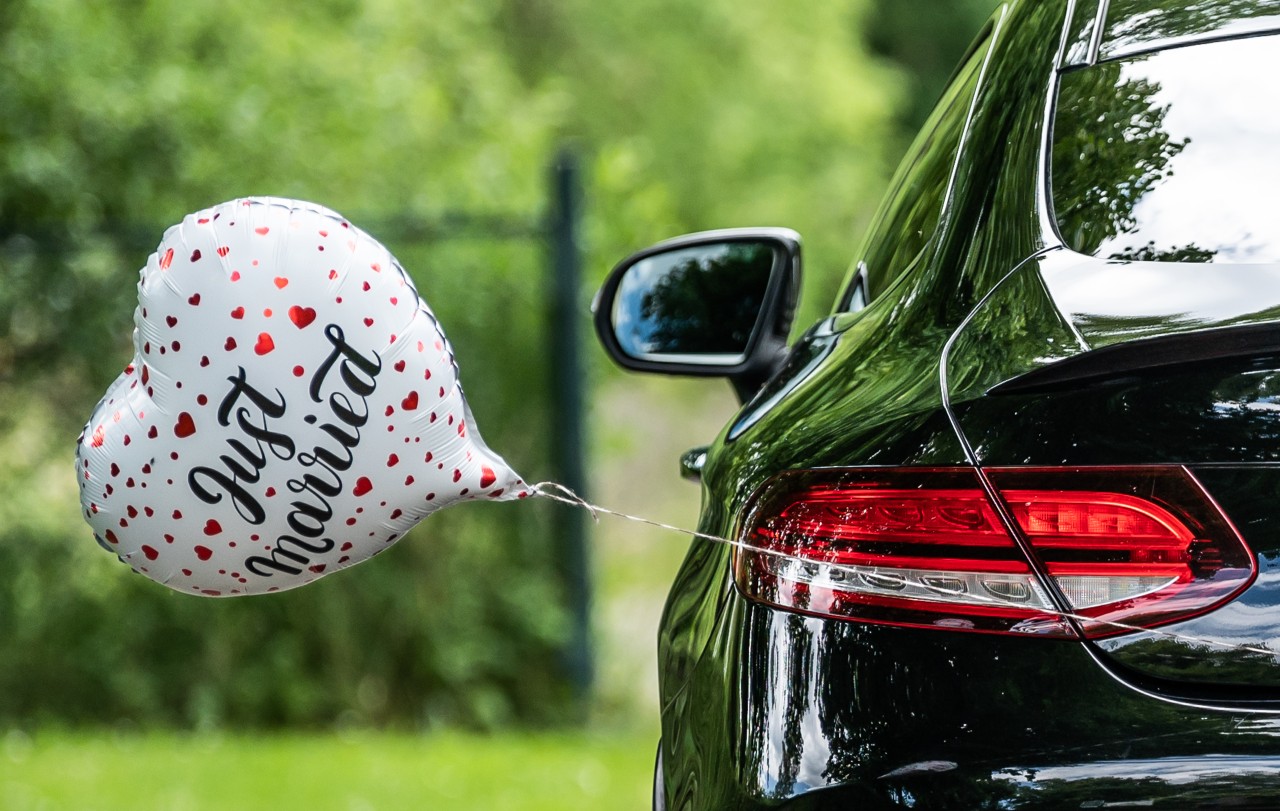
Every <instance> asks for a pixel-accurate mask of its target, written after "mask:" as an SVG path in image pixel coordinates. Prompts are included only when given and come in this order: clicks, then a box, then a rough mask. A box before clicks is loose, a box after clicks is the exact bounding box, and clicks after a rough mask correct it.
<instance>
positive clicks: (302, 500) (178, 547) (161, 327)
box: [76, 198, 533, 596]
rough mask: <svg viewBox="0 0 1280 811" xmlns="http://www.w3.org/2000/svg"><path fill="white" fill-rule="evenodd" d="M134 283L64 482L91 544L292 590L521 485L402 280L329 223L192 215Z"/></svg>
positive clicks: (198, 579)
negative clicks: (128, 349)
mask: <svg viewBox="0 0 1280 811" xmlns="http://www.w3.org/2000/svg"><path fill="white" fill-rule="evenodd" d="M319 249H323V250H319ZM138 291H139V292H138V299H139V301H138V308H137V310H136V311H135V313H134V324H135V329H134V336H133V344H134V349H135V355H134V358H133V361H132V363H130V364H129V366H128V367H127V368H126V369H125V371H124V372H123V373H121V375H120V376H119V377H118V378H117V379H116V381H115V382H114V383H112V385H111V386H110V387H109V388H108V390H107V393H106V395H105V396H104V397H103V398H102V401H101V402H99V404H98V406H97V407H96V408H95V409H94V411H93V414H92V415H91V416H90V418H89V421H88V423H87V424H86V425H85V429H84V432H83V433H82V434H81V437H80V442H79V445H78V448H77V452H76V474H77V479H78V481H79V484H80V500H81V507H82V510H83V514H84V517H85V519H86V520H87V521H88V522H89V524H90V525H91V526H92V528H93V531H94V535H95V537H96V538H98V541H99V543H100V544H101V545H102V546H103V547H105V548H106V549H108V550H109V551H111V552H113V553H114V554H116V555H118V556H119V557H120V559H121V560H122V561H124V562H125V563H127V564H128V565H130V566H131V567H133V568H134V569H135V570H136V571H138V572H141V573H142V574H145V575H146V576H148V577H150V578H151V579H153V580H156V581H158V582H160V583H163V584H165V585H167V586H169V587H170V588H173V589H177V590H179V591H182V592H186V593H190V594H203V595H209V596H229V595H238V594H260V593H264V592H270V591H279V590H283V589H288V588H294V587H296V586H300V585H303V584H305V583H308V582H310V581H312V580H315V579H316V578H318V577H321V576H322V575H326V574H329V573H331V572H334V571H337V570H339V569H342V568H345V567H347V566H350V565H353V564H355V563H358V562H360V561H363V560H366V559H368V558H369V557H371V556H372V555H375V554H377V553H378V552H380V551H382V550H383V549H385V548H387V547H388V546H389V545H390V544H392V543H394V542H395V541H396V540H397V539H398V538H400V537H401V536H403V535H404V533H405V532H406V531H407V530H408V529H410V528H411V527H412V526H413V525H414V524H416V523H417V522H418V521H420V520H422V519H423V518H425V517H426V516H427V515H429V514H430V513H432V512H434V511H436V510H438V509H441V508H442V507H446V506H449V505H450V504H454V503H457V502H459V501H464V500H472V499H498V500H507V499H513V498H524V497H525V496H528V495H531V494H532V492H533V491H532V490H531V489H530V488H529V486H528V485H526V484H525V483H524V482H523V481H522V480H521V479H520V477H519V476H517V475H516V473H515V472H514V471H513V470H512V469H511V468H510V467H509V466H508V465H507V464H506V463H505V462H504V461H503V460H502V459H501V457H499V456H498V455H496V454H495V453H493V451H491V450H489V448H488V447H487V446H486V445H485V444H484V442H483V441H482V440H481V439H480V437H479V436H478V434H477V432H476V431H475V421H474V418H473V417H472V415H471V410H470V407H469V406H468V404H467V401H466V397H465V396H464V395H463V392H462V388H461V386H460V385H459V382H458V368H457V364H456V363H455V361H454V358H453V353H452V350H451V348H450V346H449V343H448V341H447V340H446V339H445V337H444V334H443V332H442V330H441V328H440V325H439V323H438V322H437V321H436V318H435V316H434V315H433V314H432V312H431V309H430V308H429V307H428V306H427V304H426V302H425V301H424V300H423V299H422V298H421V296H419V295H418V293H417V290H416V289H415V288H414V285H413V282H412V280H411V279H410V278H409V277H408V275H407V274H406V273H405V271H404V269H403V268H402V267H401V266H400V264H399V263H398V262H397V261H396V259H395V258H394V257H393V256H392V255H391V254H390V253H389V252H388V251H387V249H386V248H385V247H383V246H382V245H381V244H380V243H378V242H377V241H376V240H374V239H373V238H372V237H370V236H368V235H367V234H365V233H364V232H363V231H361V230H360V229H358V228H356V227H355V226H353V225H351V224H350V223H349V222H347V221H346V220H344V219H343V218H342V217H341V216H340V215H338V214H336V213H334V212H332V211H330V210H328V209H325V208H321V207H320V206H316V205H313V204H310V203H304V202H299V201H294V200H284V199H278V198H249V199H244V200H234V201H231V202H228V203H223V204H221V205H217V206H214V207H213V208H210V209H207V210H205V211H200V212H197V213H195V214H192V215H190V216H188V217H187V218H186V219H184V220H183V221H182V223H180V224H179V225H175V226H173V227H172V228H170V229H169V230H168V231H166V232H165V235H164V238H163V240H161V242H160V245H159V247H158V248H157V249H156V252H155V253H154V254H152V256H151V258H150V259H149V260H148V262H147V265H146V267H145V268H143V269H142V272H141V279H140V282H139V285H138ZM422 380H431V381H432V386H431V388H429V389H420V388H419V386H418V385H417V382H418V381H422ZM437 381H439V385H438V386H437V385H435V384H436V382H437ZM437 415H438V418H439V419H440V420H441V421H442V423H444V424H448V425H456V426H458V427H457V429H454V430H438V425H437V424H434V423H435V422H436V421H435V419H432V418H433V417H436V416H437ZM463 425H465V426H467V427H468V429H467V430H461V426H463ZM406 451H413V452H412V453H406ZM392 459H394V460H396V461H395V462H394V463H390V462H389V460H392Z"/></svg>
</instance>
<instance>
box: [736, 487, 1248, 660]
mask: <svg viewBox="0 0 1280 811" xmlns="http://www.w3.org/2000/svg"><path fill="white" fill-rule="evenodd" d="M986 472H987V474H988V475H989V476H990V479H991V481H992V483H993V484H994V485H995V486H996V488H997V489H998V490H999V491H1000V495H1001V498H1002V499H1003V501H1004V502H1005V507H1006V508H1007V514H1009V515H1011V516H1012V518H1013V520H1014V521H1015V522H1016V523H1017V525H1018V529H1019V531H1020V533H1021V534H1022V536H1023V537H1024V538H1025V539H1026V541H1027V542H1029V545H1030V548H1031V554H1032V555H1034V556H1035V557H1037V558H1039V562H1040V563H1041V564H1042V565H1043V568H1044V570H1046V571H1047V572H1048V573H1049V575H1050V576H1051V577H1052V578H1053V580H1054V581H1055V583H1056V585H1057V588H1058V589H1059V590H1060V591H1061V593H1062V594H1063V595H1064V597H1065V598H1066V600H1067V602H1068V603H1069V613H1071V614H1072V615H1073V616H1074V617H1075V618H1076V620H1077V622H1078V624H1079V627H1080V628H1081V629H1082V630H1083V631H1084V633H1085V635H1086V636H1089V637H1102V636H1110V635H1114V634H1117V633H1125V632H1127V631H1130V630H1135V629H1138V628H1148V627H1152V626H1154V625H1160V624H1165V623H1169V622H1174V621H1177V620H1181V619H1186V618H1188V617H1191V616H1194V615H1197V614H1200V613H1204V612H1206V611H1210V610H1212V609H1214V608H1216V607H1218V606H1219V605H1222V604H1223V603H1225V602H1227V601H1229V600H1230V599H1232V598H1233V597H1235V596H1236V595H1237V594H1239V593H1240V592H1241V591H1243V590H1244V589H1245V588H1246V587H1247V586H1248V585H1249V583H1250V582H1252V579H1253V576H1254V573H1255V565H1254V557H1253V555H1252V553H1250V551H1249V550H1248V548H1247V547H1246V546H1245V544H1244V542H1243V541H1242V540H1241V539H1240V537H1239V534H1238V533H1237V532H1236V531H1235V529H1234V528H1233V527H1232V526H1231V524H1230V523H1229V522H1228V521H1227V519H1226V517H1225V516H1223V515H1222V513H1221V511H1220V510H1219V509H1218V507H1217V505H1215V504H1214V503H1213V501H1212V500H1211V499H1210V498H1209V497H1208V495H1207V494H1206V493H1205V492H1204V490H1203V489H1202V488H1201V487H1200V486H1199V484H1198V483H1197V482H1196V481H1195V479H1194V478H1192V476H1191V474H1190V473H1189V472H1187V471H1186V470H1185V469H1184V468H1181V467H1135V468H1061V469H1043V468H1000V469H991V470H988V471H986ZM741 537H742V539H743V543H744V547H743V548H741V549H739V550H738V551H737V552H736V553H735V562H734V566H735V574H736V578H737V582H738V585H739V587H740V588H741V589H742V590H743V592H744V593H746V594H747V595H748V596H749V597H752V598H753V599H756V600H760V601H762V602H765V603H768V604H770V605H774V606H777V607H780V608H786V609H790V610H796V611H801V612H804V613H811V614H817V615H821V616H829V617H836V618H841V619H851V620H860V621H863V622H872V623H887V624H894V625H910V626H922V627H939V628H948V629H952V630H970V631H985V632H991V633H1011V634H1032V635H1038V636H1048V637H1074V636H1075V635H1076V633H1075V630H1074V629H1073V627H1072V624H1071V622H1069V621H1067V620H1066V619H1065V618H1064V617H1063V616H1062V615H1061V614H1062V612H1060V611H1058V610H1057V608H1056V607H1055V603H1054V599H1053V598H1052V596H1051V595H1050V594H1049V591H1048V590H1047V589H1046V588H1045V587H1044V585H1043V584H1042V582H1041V579H1040V577H1039V576H1038V575H1037V574H1036V573H1035V571H1034V569H1033V568H1032V566H1031V564H1030V563H1029V560H1028V557H1027V555H1026V554H1024V552H1023V550H1022V547H1021V546H1020V545H1019V544H1018V543H1017V541H1015V539H1014V537H1013V536H1012V535H1011V534H1010V532H1009V530H1008V528H1007V527H1006V526H1005V523H1004V521H1002V520H1001V518H1000V515H999V513H998V512H997V510H996V509H995V507H994V506H993V505H992V503H991V502H990V500H989V499H988V497H987V495H986V492H985V491H984V490H983V488H982V486H981V483H980V482H979V480H978V478H977V474H976V472H975V471H973V470H972V469H969V468H956V469H938V468H898V469H885V468H857V469H841V470H824V471H804V472H792V473H786V474H782V475H780V476H777V477H775V478H773V479H771V480H770V481H769V482H768V483H766V485H765V486H764V487H763V488H762V489H761V491H760V493H759V494H758V495H757V496H756V497H755V498H754V499H753V500H752V502H751V504H750V506H749V507H748V510H747V513H746V518H745V522H744V526H743V530H742V533H741Z"/></svg>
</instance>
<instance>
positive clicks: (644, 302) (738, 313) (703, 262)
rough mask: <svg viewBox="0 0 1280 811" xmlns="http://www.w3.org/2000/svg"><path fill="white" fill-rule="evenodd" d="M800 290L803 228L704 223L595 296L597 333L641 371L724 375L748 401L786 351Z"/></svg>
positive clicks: (635, 258)
mask: <svg viewBox="0 0 1280 811" xmlns="http://www.w3.org/2000/svg"><path fill="white" fill-rule="evenodd" d="M799 292H800V235H799V234H797V233H796V232H795V231H791V230H789V229H786V228H733V229H726V230H722V231H704V232H701V233H698V234H690V235H688V236H683V237H677V238H676V239H672V240H668V241H666V242H661V243H659V244H657V245H655V246H653V247H652V248H648V249H646V250H643V251H640V252H639V253H637V254H633V255H632V256H629V257H627V258H626V259H625V260H623V261H622V262H621V263H620V264H619V265H618V266H617V267H615V268H614V269H613V272H612V273H610V274H609V277H608V278H607V279H606V280H605V283H604V287H602V288H601V289H600V292H599V294H597V296H596V300H595V303H594V304H593V305H592V309H593V310H594V312H595V325H596V332H597V334H599V336H600V341H601V343H603V344H604V348H605V351H607V352H608V353H609V355H610V357H612V358H613V359H614V360H615V361H616V362H617V363H618V364H619V365H621V366H623V367H625V368H627V369H634V370H636V371H643V372H659V373H662V374H673V375H700V376H715V377H727V378H729V380H730V382H732V383H733V386H734V389H735V390H736V391H737V392H738V396H739V398H740V399H742V400H746V399H747V398H748V397H750V396H751V395H752V394H754V393H755V392H756V390H758V389H759V388H760V386H761V385H763V383H764V381H765V380H767V379H768V378H769V376H770V375H771V374H773V372H774V371H775V370H776V369H777V366H778V364H779V363H780V362H781V360H782V357H783V354H784V353H785V350H786V342H787V333H788V331H789V330H790V329H791V318H792V316H793V315H794V314H795V307H796V301H797V299H798V298H799Z"/></svg>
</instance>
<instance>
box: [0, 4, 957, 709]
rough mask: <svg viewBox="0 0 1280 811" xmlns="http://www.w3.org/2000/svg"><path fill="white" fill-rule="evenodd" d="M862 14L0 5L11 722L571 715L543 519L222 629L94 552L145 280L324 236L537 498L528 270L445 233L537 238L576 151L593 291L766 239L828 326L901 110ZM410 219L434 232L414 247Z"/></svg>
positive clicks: (534, 287) (695, 7)
mask: <svg viewBox="0 0 1280 811" xmlns="http://www.w3.org/2000/svg"><path fill="white" fill-rule="evenodd" d="M863 6H864V3H862V2H859V0H840V1H839V2H831V1H830V0H803V1H802V2H795V3H789V4H777V3H770V2H764V0H753V2H743V0H707V1H706V2H697V3H694V2H684V1H683V0H638V1H637V2H632V3H597V2H590V0H558V1H557V2H551V0H477V2H468V3H446V2H440V0H432V1H431V2H423V3H414V2H408V0H369V1H368V2H361V3H357V2H352V1H351V0H312V1H311V2H306V3H301V2H290V3H279V4H227V3H221V2H215V0H182V2H178V0H160V2H153V3H140V2H133V1H131V0H117V2H113V3H106V4H88V5H86V4H83V3H76V2H72V0H12V2H9V3H6V4H3V5H2V6H0V109H3V110H5V115H4V116H3V117H0V274H3V278H4V284H3V285H0V384H2V387H0V406H2V407H0V448H3V451H4V453H3V455H2V457H0V482H2V483H3V487H4V492H5V494H6V495H5V498H4V499H3V500H2V501H0V572H3V574H0V726H2V725H6V724H13V723H36V722H40V721H46V720H52V719H76V720H80V721H92V722H104V723H105V722H118V721H122V720H123V721H129V722H136V723H145V724H158V725H177V726H218V725H223V724H240V725H258V726H271V725H279V724H313V725H314V724H326V723H332V722H334V721H335V720H344V721H350V722H353V723H368V724H400V725H429V724H432V723H435V722H437V721H458V722H463V723H469V724H472V725H476V726H490V725H496V724H502V723H508V722H515V721H519V722H526V723H542V722H548V721H552V720H554V719H556V718H559V717H562V716H563V714H564V711H565V707H566V697H565V696H566V692H567V691H566V689H565V687H564V685H563V684H562V682H561V678H560V674H559V665H558V659H557V652H558V649H559V646H560V644H561V640H562V638H563V636H564V633H565V618H564V610H563V604H564V599H563V595H562V594H561V593H560V591H559V587H558V586H557V581H556V579H555V577H554V576H553V573H554V571H555V561H554V560H552V559H551V558H552V552H551V550H552V548H553V544H552V543H551V540H550V539H549V538H548V534H549V533H548V532H547V526H548V524H549V523H550V520H549V519H550V513H549V512H548V510H549V509H553V507H551V506H546V505H531V504H527V503H526V504H519V505H475V506H471V507H466V508H462V509H460V510H458V511H457V514H456V515H455V514H454V512H453V511H450V512H448V513H445V514H441V515H437V516H433V517H432V518H431V519H429V520H428V521H427V522H426V523H425V524H424V526H422V527H420V528H419V529H418V530H417V531H416V532H415V533H414V537H410V538H408V539H406V540H405V541H403V542H402V543H400V544H398V545H397V547H396V548H395V549H394V550H393V551H391V552H390V553H388V554H387V555H384V556H381V557H380V558H379V559H378V560H377V561H375V562H370V563H368V564H366V565H364V566H362V567H359V568H357V569H355V570H354V571H352V572H349V573H345V574H343V575H341V576H340V577H337V578H332V579H331V581H330V580H326V581H324V582H322V583H319V584H317V585H315V586H312V587H309V588H307V589H305V590H302V591H301V592H297V593H290V594H284V595H277V596H272V597H268V598H256V599H246V600H242V601H225V602H222V601H205V600H199V599H193V598H189V597H182V596H178V595H173V594H170V593H168V592H166V591H164V590H162V589H160V588H159V587H157V586H154V585H152V584H150V583H149V582H144V581H143V580H141V579H140V578H134V577H132V576H131V575H129V574H128V572H127V571H126V570H125V569H124V568H123V567H121V566H119V564H117V563H115V562H114V561H113V560H112V559H111V558H110V557H109V556H107V555H104V554H103V553H102V552H101V551H100V550H98V549H97V548H96V547H95V545H94V544H93V542H92V539H91V537H90V534H89V532H88V530H87V528H85V527H84V526H82V525H81V522H80V521H79V518H78V509H77V501H76V493H75V486H74V482H73V480H72V473H71V451H72V440H73V438H74V437H75V435H76V433H77V432H78V431H79V428H80V425H81V423H82V421H83V420H84V418H85V417H86V416H87V414H88V413H89V410H90V408H91V407H92V405H93V402H94V401H95V400H96V398H97V397H98V396H99V395H100V393H101V391H102V390H103V389H104V388H105V386H106V384H107V383H108V382H109V381H110V380H111V379H112V378H113V377H114V376H115V374H116V373H117V372H118V370H119V369H120V368H121V367H122V366H123V365H124V364H125V363H126V362H127V360H128V358H129V355H130V354H131V348H130V346H129V341H128V336H129V331H130V322H129V318H130V314H131V312H132V309H133V302H134V290H133V286H134V282H135V280H136V268H138V267H140V266H141V265H142V264H143V262H144V259H145V255H146V253H147V251H148V250H149V249H150V246H151V245H154V244H155V242H156V241H157V240H158V239H159V236H160V233H161V232H162V230H163V228H164V227H165V226H166V225H167V224H169V223H172V222H175V221H177V220H178V219H180V218H181V216H182V215H183V214H185V213H186V212H188V211H190V210H193V209H195V208H198V207H201V206H205V205H209V204H212V203H215V202H218V201H221V200H224V199H229V198H232V197H235V196H241V195H247V194H277V195H283V196H294V197H302V198H307V199H313V200H315V201H317V202H319V203H322V204H324V205H327V206H330V207H332V208H335V209H337V210H338V211H341V212H343V213H344V214H345V215H347V216H349V217H351V218H353V219H354V220H355V221H356V222H357V223H359V224H361V225H362V226H364V227H365V228H366V229H367V230H370V231H371V232H372V233H373V234H374V235H375V236H379V237H381V238H383V239H384V240H385V241H386V242H387V243H388V244H389V246H390V247H391V248H392V249H393V251H395V252H396V253H397V254H398V256H399V257H400V259H401V260H402V262H403V263H404V265H405V266H406V267H407V268H409V270H410V272H411V273H412V274H413V275H414V276H415V278H416V280H417V281H418V283H419V286H420V289H421V290H422V292H423V294H424V295H425V297H426V298H427V300H428V301H429V302H430V303H431V305H432V306H433V307H434V308H435V310H436V311H437V313H438V314H439V316H440V318H441V320H442V322H443V323H444V324H445V326H446V329H447V330H448V333H449V335H450V338H451V339H452V341H453V343H454V345H455V347H456V348H457V351H458V355H459V360H460V363H461V366H462V369H463V379H464V381H465V384H466V386H467V389H468V392H469V395H470V397H471V400H472V405H473V407H474V410H475V412H476V415H477V419H478V421H479V425H480V426H481V427H482V429H483V432H484V434H485V437H486V439H487V440H488V442H489V444H491V445H492V446H493V447H495V448H497V449H498V450H499V452H501V453H503V454H504V455H505V456H507V458H508V459H509V460H510V461H511V462H512V463H513V464H514V465H515V466H516V467H517V468H518V469H519V470H520V471H521V472H522V473H523V474H524V475H525V476H526V477H527V478H530V479H537V478H540V477H542V476H544V475H545V474H546V468H547V464H546V462H545V461H544V460H545V459H546V458H547V448H546V445H545V443H546V441H547V439H546V437H547V434H548V431H547V426H548V425H549V423H550V421H551V420H553V419H554V415H552V414H550V413H548V407H547V396H546V384H545V382H544V380H545V378H546V376H547V375H546V358H545V357H544V355H545V350H544V349H543V348H542V347H543V345H544V340H545V338H544V336H545V331H546V327H547V318H548V315H547V312H546V310H545V308H544V307H543V306H542V305H541V304H540V303H539V302H541V301H542V300H543V286H544V282H543V279H542V267H541V266H542V262H543V254H542V246H541V245H540V244H539V243H538V241H537V240H536V239H528V238H525V239H512V240H507V241H499V240H495V239H493V238H489V239H482V240H473V239H472V238H471V237H472V236H475V232H474V231H466V232H465V233H463V232H461V231H451V230H450V229H451V228H452V227H453V226H452V225H451V223H454V224H457V225H458V227H459V228H461V227H462V226H463V225H465V222H462V221H457V222H456V223H455V219H454V215H457V214H458V213H460V212H461V213H470V214H476V213H480V214H502V215H514V216H515V217H516V219H517V220H519V221H521V222H524V223H534V224H536V223H537V222H538V221H539V220H540V218H541V216H542V213H543V209H544V208H545V206H544V200H543V186H544V181H545V169H544V167H545V165H546V163H547V161H548V159H549V157H550V155H551V153H552V151H553V149H554V148H555V147H556V145H557V144H559V143H561V142H564V141H568V142H570V143H573V144H576V145H577V147H578V149H579V150H580V151H581V152H582V153H583V154H584V155H585V156H586V157H587V167H588V172H587V175H588V177H589V178H590V182H589V189H588V211H589V214H588V221H587V245H586V248H587V251H588V257H589V267H591V268H594V269H595V272H596V273H598V276H596V277H597V278H598V277H599V276H602V275H603V272H604V269H605V268H606V267H607V266H608V265H610V264H612V262H613V261H615V260H616V259H617V258H618V257H620V256H621V255H622V254H624V253H626V252H628V251H630V250H633V249H635V248H639V247H642V246H644V245H646V244H648V243H650V242H652V241H655V240H657V239H660V238H663V237H667V236H671V235H673V234H676V233H679V232H682V231H690V230H695V229H699V228H706V227H719V226H730V225H751V224H778V225H789V226H792V227H795V228H797V229H798V230H800V231H801V232H802V233H803V234H804V235H805V237H806V238H807V240H808V243H807V245H808V249H809V253H808V257H807V258H808V260H809V262H808V267H809V270H810V280H811V283H812V284H814V285H816V286H817V287H818V292H817V293H816V294H814V293H811V294H810V296H808V299H809V300H810V301H814V302H820V303H821V304H825V303H826V302H828V301H830V300H831V298H832V295H833V294H834V288H835V284H836V280H837V279H838V278H839V275H840V272H841V271H842V269H843V267H844V264H845V263H846V262H847V261H848V258H849V254H850V250H851V246H852V237H853V236H854V227H853V224H854V222H855V221H856V220H861V219H863V218H865V216H866V214H867V213H868V211H869V209H870V208H871V207H872V205H873V204H874V198H875V195H876V191H877V189H878V187H879V185H880V183H881V182H882V178H883V176H884V160H883V147H882V142H883V140H884V138H885V136H886V134H887V133H889V132H890V128H891V118H892V115H893V113H894V109H895V104H896V103H897V98H896V96H895V91H894V88H895V87H896V86H897V85H896V84H895V82H894V81H893V77H894V74H893V73H892V72H891V71H889V70H888V69H885V68H883V67H879V66H877V64H875V63H874V62H873V61H872V60H871V59H870V58H869V57H868V56H867V55H866V54H865V53H864V51H863V49H862V48H861V46H860V37H859V31H860V28H861V25H862V14H863V11H864V9H863ZM968 33H969V32H966V34H965V37H966V38H967V36H968ZM423 222H426V223H443V224H444V225H443V231H444V233H443V234H442V233H440V232H439V229H437V230H436V231H429V232H428V235H427V236H426V237H423V236H413V234H412V232H413V228H412V227H411V226H413V225H414V224H415V223H423ZM516 230H517V231H518V230H519V229H518V228H517V229H516ZM815 260H816V261H815ZM593 275H594V274H593ZM587 300H588V291H586V290H584V291H583V297H582V303H583V308H584V315H583V317H584V318H585V317H586V315H585V305H586V302H587ZM817 314H818V311H817V309H816V308H815V307H811V308H810V309H809V310H808V311H806V312H805V314H804V315H802V319H803V318H806V317H809V318H811V317H813V316H816V315H817Z"/></svg>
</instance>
